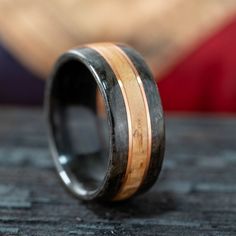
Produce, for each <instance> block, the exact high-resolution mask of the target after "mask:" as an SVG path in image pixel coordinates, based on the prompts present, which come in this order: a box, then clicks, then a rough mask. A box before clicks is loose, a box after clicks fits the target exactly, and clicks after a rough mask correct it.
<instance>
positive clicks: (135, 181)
mask: <svg viewBox="0 0 236 236" xmlns="http://www.w3.org/2000/svg"><path fill="white" fill-rule="evenodd" d="M88 46H89V47H91V48H93V49H94V50H96V51H97V52H98V53H99V54H101V55H102V56H103V57H104V59H105V60H106V61H107V62H108V64H109V65H110V66H111V68H112V70H113V71H114V73H115V75H116V78H117V80H118V84H119V86H120V89H121V92H122V95H123V98H124V102H125V107H126V113H127V120H128V129H129V130H128V136H129V150H128V164H127V168H126V173H125V177H124V179H123V182H122V185H121V187H120V189H119V191H118V193H117V195H116V196H115V197H114V199H113V200H122V199H126V198H129V197H130V196H131V195H133V194H134V193H135V192H136V191H137V190H138V188H139V187H140V185H141V184H142V181H143V179H144V178H145V176H146V173H147V170H148V167H149V162H150V156H151V121H150V114H149V108H148V103H147V98H146V95H145V91H144V87H143V83H142V81H141V79H140V76H139V74H138V72H137V70H136V68H135V66H134V65H133V63H132V62H131V60H130V59H129V57H128V56H127V55H126V54H125V53H124V52H123V51H122V50H121V49H120V48H119V47H118V46H116V45H114V44H112V43H103V44H94V45H88Z"/></svg>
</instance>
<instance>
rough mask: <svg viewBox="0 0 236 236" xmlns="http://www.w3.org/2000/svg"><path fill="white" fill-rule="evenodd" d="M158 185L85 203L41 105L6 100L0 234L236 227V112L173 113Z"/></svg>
mask: <svg viewBox="0 0 236 236" xmlns="http://www.w3.org/2000/svg"><path fill="white" fill-rule="evenodd" d="M166 127H167V150H166V151H167V152H166V158H165V161H164V168H163V172H162V175H161V178H160V180H159V181H158V182H157V184H156V185H155V186H154V188H152V190H151V191H149V192H148V193H146V194H145V195H142V196H140V197H137V198H135V199H133V200H132V201H128V202H124V203H113V204H111V203H110V204H108V205H102V204H98V203H83V202H81V201H78V200H77V199H75V198H74V197H73V196H71V195H70V194H69V193H68V192H67V191H66V190H65V189H64V188H63V185H62V183H61V182H60V180H59V178H58V176H57V175H56V173H55V168H54V165H53V163H52V161H51V157H50V154H49V151H48V145H47V140H46V134H45V129H44V123H43V115H42V111H41V110H35V109H32V110H30V109H9V108H4V107H1V108H0V202H1V204H0V235H1V236H7V235H14V236H23V235H24V236H25V235H37V236H45V235H47V236H55V235H58V236H65V235H69V236H71V235H72V236H74V235H96V236H100V235H232V236H233V235H235V233H236V225H235V222H236V184H235V179H236V172H235V169H236V145H235V140H236V118H215V117H205V118H203V117H199V116H197V117H181V116H175V117H170V116H169V117H167V125H166Z"/></svg>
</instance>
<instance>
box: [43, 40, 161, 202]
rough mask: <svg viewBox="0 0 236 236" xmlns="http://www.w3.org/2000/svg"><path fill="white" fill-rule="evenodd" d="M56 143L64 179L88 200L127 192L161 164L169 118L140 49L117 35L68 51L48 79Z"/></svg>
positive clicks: (152, 177)
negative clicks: (111, 40) (113, 40)
mask: <svg viewBox="0 0 236 236" xmlns="http://www.w3.org/2000/svg"><path fill="white" fill-rule="evenodd" d="M45 108H46V113H47V121H48V130H49V143H50V148H51V152H52V155H53V158H54V161H55V164H56V167H57V171H58V173H59V175H60V177H61V179H62V181H63V183H64V184H65V185H66V186H67V187H68V188H69V189H70V190H71V191H72V192H73V193H74V194H75V195H76V196H78V197H79V198H81V199H83V200H94V199H101V200H112V201H119V200H125V199H128V198H130V197H132V196H135V195H137V194H139V193H141V192H144V191H146V190H148V189H149V188H150V187H151V186H152V185H153V184H154V182H155V181H156V179H157V177H158V175H159V173H160V170H161V166H162V160H163V156H164V146H165V131H164V118H163V110H162V106H161V100H160V97H159V93H158V89H157V86H156V82H155V81H154V79H153V76H152V74H151V72H150V70H149V68H148V66H147V65H146V63H145V62H144V60H143V58H142V57H141V55H140V54H138V53H137V52H136V51H135V50H134V49H131V48H130V47H128V46H126V45H123V44H113V43H97V44H89V45H85V46H83V47H79V48H76V49H72V50H70V51H68V52H66V53H64V54H63V55H62V56H61V57H60V58H59V59H58V61H57V63H56V64H55V68H54V70H53V72H52V75H51V77H50V78H49V80H48V83H47V89H46V100H45Z"/></svg>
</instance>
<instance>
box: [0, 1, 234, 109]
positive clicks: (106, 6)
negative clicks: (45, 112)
mask: <svg viewBox="0 0 236 236" xmlns="http://www.w3.org/2000/svg"><path fill="white" fill-rule="evenodd" d="M99 41H119V42H125V43H127V44H129V45H130V46H132V47H134V48H135V49H137V50H138V51H140V52H141V53H142V54H143V56H144V57H145V58H146V60H147V62H148V64H149V66H150V67H151V69H152V71H153V73H154V76H155V79H156V81H157V83H158V85H159V89H160V93H161V97H162V101H163V106H164V109H165V110H166V111H178V112H180V111H181V112H218V113H229V112H230V113H235V112H236V1H235V0H224V1H220V0H204V1H203V0H188V1H186V0H166V1H161V0H146V1H143V0H129V1H127V0H119V1H115V0H100V1H96V2H95V1H93V0H70V1H65V0H50V1H30V0H21V1H13V0H0V105H7V106H8V105H13V106H17V105H21V106H22V105H24V106H32V105H34V106H41V105H42V103H43V90H44V86H45V80H46V79H47V77H48V75H49V73H50V70H51V68H52V65H53V63H54V62H55V60H56V58H57V57H58V56H59V55H60V54H61V53H62V52H64V51H65V50H67V49H70V48H71V47H76V46H78V45H80V44H84V43H90V42H99Z"/></svg>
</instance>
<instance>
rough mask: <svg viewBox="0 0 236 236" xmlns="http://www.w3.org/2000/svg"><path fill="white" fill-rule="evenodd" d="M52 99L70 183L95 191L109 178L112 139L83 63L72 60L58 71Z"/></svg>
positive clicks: (61, 160) (101, 103)
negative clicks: (106, 177)
mask: <svg viewBox="0 0 236 236" xmlns="http://www.w3.org/2000/svg"><path fill="white" fill-rule="evenodd" d="M50 96H51V98H50V101H51V102H50V109H51V112H50V123H51V125H52V134H53V138H54V141H55V145H56V149H57V151H58V154H59V156H58V161H59V163H60V165H61V166H62V169H63V171H64V174H66V177H67V178H68V180H67V181H69V184H72V185H73V186H74V185H78V186H77V187H79V189H82V190H84V191H94V190H96V189H97V188H98V187H99V186H100V184H101V182H102V181H103V180H104V177H105V175H106V171H107V165H108V159H109V139H110V137H109V128H108V120H107V116H106V111H105V103H104V99H103V97H102V95H101V94H100V90H99V89H98V86H97V83H96V81H95V79H94V77H93V75H92V74H91V72H90V71H89V69H88V68H87V67H86V66H85V65H84V64H83V63H82V62H80V61H78V60H76V59H70V60H68V61H66V62H64V64H63V65H61V66H60V68H59V69H58V70H57V72H56V74H55V77H54V79H53V84H52V90H51V94H50Z"/></svg>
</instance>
